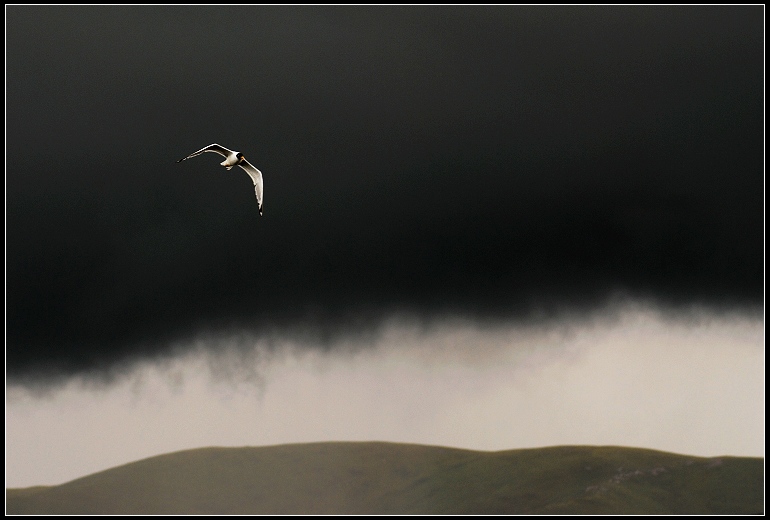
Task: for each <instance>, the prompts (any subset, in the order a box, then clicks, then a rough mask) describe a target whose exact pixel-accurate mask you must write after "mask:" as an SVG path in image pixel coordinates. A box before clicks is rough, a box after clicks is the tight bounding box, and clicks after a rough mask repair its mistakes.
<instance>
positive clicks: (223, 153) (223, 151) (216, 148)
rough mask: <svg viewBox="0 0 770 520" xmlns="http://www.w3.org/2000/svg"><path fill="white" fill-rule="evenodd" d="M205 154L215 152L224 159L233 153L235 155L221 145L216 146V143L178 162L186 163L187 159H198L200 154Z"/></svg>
mask: <svg viewBox="0 0 770 520" xmlns="http://www.w3.org/2000/svg"><path fill="white" fill-rule="evenodd" d="M204 152H214V153H218V154H219V155H221V156H222V157H227V156H228V155H230V154H231V153H233V151H232V150H228V149H227V148H225V147H224V146H222V145H219V144H216V143H214V144H210V145H208V146H206V147H204V148H201V149H200V150H198V151H197V152H193V153H191V154H190V155H188V156H187V157H182V158H181V159H179V160H178V161H177V162H182V161H184V160H186V159H190V158H191V157H196V156H198V155H200V154H202V153H204Z"/></svg>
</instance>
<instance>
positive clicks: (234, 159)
mask: <svg viewBox="0 0 770 520" xmlns="http://www.w3.org/2000/svg"><path fill="white" fill-rule="evenodd" d="M204 152H214V153H218V154H219V155H221V156H222V157H224V158H225V160H224V161H222V162H221V163H219V164H221V165H222V166H224V167H225V168H227V169H228V170H230V169H232V167H233V166H235V165H238V166H240V167H241V168H243V171H245V172H246V173H248V174H249V177H251V180H252V181H254V193H256V194H257V204H258V205H259V214H260V215H262V172H261V171H259V170H258V169H256V168H255V167H254V165H253V164H251V163H250V162H249V161H247V160H246V157H244V156H243V154H242V153H241V152H236V151H233V150H228V149H227V148H225V147H224V146H221V145H218V144H216V143H214V144H210V145H208V146H207V147H205V148H201V149H200V150H198V151H197V152H193V153H191V154H190V155H188V156H187V157H182V158H181V159H179V160H178V161H177V162H178V163H180V162H182V161H184V160H186V159H189V158H190V157H195V156H197V155H200V154H202V153H204Z"/></svg>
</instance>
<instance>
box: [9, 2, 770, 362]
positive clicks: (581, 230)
mask: <svg viewBox="0 0 770 520" xmlns="http://www.w3.org/2000/svg"><path fill="white" fill-rule="evenodd" d="M763 15H764V9H763V7H762V6H748V7H611V8H592V7H580V8H569V7H546V8H543V7H527V8H521V7H459V8H455V7H436V8H429V7H358V8H342V7H333V8H328V7H226V8H220V7H162V8H156V7H148V6H135V7H99V6H89V7H56V6H54V7H51V6H49V7H37V6H10V7H6V28H7V33H6V34H7V37H6V60H7V61H6V77H7V79H6V109H7V115H6V118H7V119H6V127H7V134H6V135H7V138H6V144H7V153H6V193H7V195H6V292H7V295H6V298H7V311H6V312H7V314H6V320H7V345H8V346H7V350H6V352H7V367H8V373H9V376H11V377H21V376H24V375H25V374H29V373H32V372H34V371H36V370H40V369H45V368H51V367H53V368H55V369H61V368H65V369H73V370H84V369H90V368H94V367H97V366H101V365H103V364H109V363H112V362H115V361H117V360H121V359H125V358H130V357H131V355H135V354H146V355H150V354H157V353H159V352H161V351H163V349H164V347H163V346H162V345H167V344H169V342H171V340H173V339H174V338H178V337H180V336H182V335H185V334H195V333H196V332H198V331H200V330H203V329H213V330H218V329H223V328H228V327H249V328H254V329H256V330H262V329H270V330H275V329H282V328H292V327H296V326H300V325H302V326H310V327H318V328H321V329H324V330H327V332H329V331H334V330H339V329H341V328H344V327H346V326H350V325H351V324H352V325H355V324H356V323H358V324H361V323H363V324H364V325H366V324H369V323H371V322H375V321H376V320H377V318H378V317H379V316H382V315H383V314H386V313H388V312H411V313H414V314H416V315H418V316H426V317H430V316H434V315H440V314H441V313H460V314H464V315H470V316H476V317H481V318H483V317H502V318H508V319H511V318H515V319H530V318H532V317H533V316H540V315H543V314H544V313H545V314H546V315H548V314H549V313H553V312H556V311H558V310H560V309H572V310H579V311H583V312H589V311H590V310H591V309H593V308H595V307H597V306H600V305H601V304H602V302H603V301H604V299H605V298H607V297H608V296H611V295H614V294H617V293H623V294H627V295H630V296H632V297H643V298H652V299H654V300H656V301H660V302H663V303H666V304H671V305H674V306H677V305H685V306H686V305H690V304H704V305H710V306H716V307H726V308H731V307H734V306H737V307H739V308H752V307H753V308H757V307H759V306H761V304H762V297H763V296H762V290H763V289H762V287H763V266H764V263H763V255H764V246H763V239H764V238H763V237H764V231H763V193H764V189H763V186H764V184H763V183H764V181H763V179H764V170H763V129H764V126H763V30H764V27H763V18H764V16H763ZM212 142H217V143H220V144H222V145H224V146H227V147H230V148H234V149H236V150H239V151H242V152H244V153H245V155H246V156H247V158H248V159H249V160H250V161H251V162H252V163H253V164H255V165H256V166H257V167H258V168H260V169H261V170H262V172H263V174H264V179H265V203H264V209H265V215H264V217H263V218H259V216H258V213H257V206H256V201H255V200H254V197H253V192H252V188H251V183H250V180H249V178H248V176H246V175H245V173H243V172H242V171H240V170H238V169H234V170H232V171H231V172H227V171H225V170H224V169H223V168H221V167H220V166H218V162H219V160H220V159H218V158H216V156H212V155H210V154H206V155H203V156H201V157H198V158H196V159H194V160H191V161H186V162H184V163H182V164H175V163H174V161H175V160H176V159H178V158H180V157H183V156H185V155H187V154H189V153H190V152H192V151H194V150H197V149H199V148H201V147H203V146H205V145H207V144H210V143H212ZM370 320H371V321H370Z"/></svg>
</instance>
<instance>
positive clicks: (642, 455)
mask: <svg viewBox="0 0 770 520" xmlns="http://www.w3.org/2000/svg"><path fill="white" fill-rule="evenodd" d="M764 488H765V486H764V459H763V458H749V457H729V456H725V457H715V458H703V457H692V456H686V455H678V454H673V453H666V452H661V451H655V450H647V449H639V448H623V447H610V446H601V447H597V446H558V447H551V448H537V449H522V450H508V451H497V452H484V451H473V450H462V449H455V448H443V447H436V446H423V445H415V444H397V443H387V442H323V443H310V444H287V445H280V446H267V447H254V448H201V449H195V450H186V451H180V452H175V453H170V454H166V455H160V456H156V457H151V458H147V459H143V460H140V461H137V462H133V463H130V464H126V465H123V466H119V467H116V468H112V469H109V470H106V471H102V472H99V473H95V474H92V475H89V476H86V477H83V478H79V479H76V480H73V481H71V482H67V483H65V484H61V485H59V486H38V487H32V488H24V489H7V490H6V513H7V514H763V513H764Z"/></svg>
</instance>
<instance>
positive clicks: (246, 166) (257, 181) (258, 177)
mask: <svg viewBox="0 0 770 520" xmlns="http://www.w3.org/2000/svg"><path fill="white" fill-rule="evenodd" d="M238 166H240V167H241V168H243V171H245V172H246V173H248V174H249V177H251V180H252V181H254V193H255V194H256V195H257V204H258V205H259V214H260V215H262V172H261V171H259V170H258V169H256V168H255V167H254V165H253V164H251V163H250V162H249V161H247V160H246V159H244V160H243V161H242V162H240V163H239V164H238Z"/></svg>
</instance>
